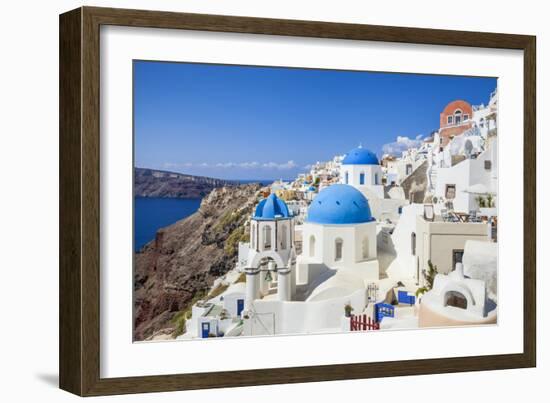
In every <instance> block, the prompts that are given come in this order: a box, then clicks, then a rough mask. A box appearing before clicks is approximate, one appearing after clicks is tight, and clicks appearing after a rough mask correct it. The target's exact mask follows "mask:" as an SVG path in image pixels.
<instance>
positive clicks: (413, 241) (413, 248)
mask: <svg viewBox="0 0 550 403" xmlns="http://www.w3.org/2000/svg"><path fill="white" fill-rule="evenodd" d="M411 254H412V255H413V256H415V255H416V234H415V233H414V232H412V233H411Z"/></svg>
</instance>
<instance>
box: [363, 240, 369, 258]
mask: <svg viewBox="0 0 550 403" xmlns="http://www.w3.org/2000/svg"><path fill="white" fill-rule="evenodd" d="M361 249H362V252H363V259H368V258H369V237H368V236H366V235H365V236H364V237H363V242H362V243H361Z"/></svg>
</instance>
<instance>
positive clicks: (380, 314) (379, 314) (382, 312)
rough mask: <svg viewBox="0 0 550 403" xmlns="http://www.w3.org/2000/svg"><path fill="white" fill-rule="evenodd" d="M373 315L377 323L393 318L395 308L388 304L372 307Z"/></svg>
mask: <svg viewBox="0 0 550 403" xmlns="http://www.w3.org/2000/svg"><path fill="white" fill-rule="evenodd" d="M374 313H375V317H376V321H377V322H381V321H382V319H383V318H385V317H389V318H393V317H394V314H395V308H394V307H393V305H390V304H382V303H379V304H376V305H374Z"/></svg>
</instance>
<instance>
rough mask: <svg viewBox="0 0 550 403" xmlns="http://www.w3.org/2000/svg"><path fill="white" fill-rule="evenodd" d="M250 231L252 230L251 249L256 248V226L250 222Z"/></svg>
mask: <svg viewBox="0 0 550 403" xmlns="http://www.w3.org/2000/svg"><path fill="white" fill-rule="evenodd" d="M250 232H252V245H250V246H251V247H252V249H256V226H255V225H254V224H252V228H251V231H250Z"/></svg>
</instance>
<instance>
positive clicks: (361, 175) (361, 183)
mask: <svg viewBox="0 0 550 403" xmlns="http://www.w3.org/2000/svg"><path fill="white" fill-rule="evenodd" d="M359 184H360V185H364V184H365V173H364V172H361V173H360V174H359Z"/></svg>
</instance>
